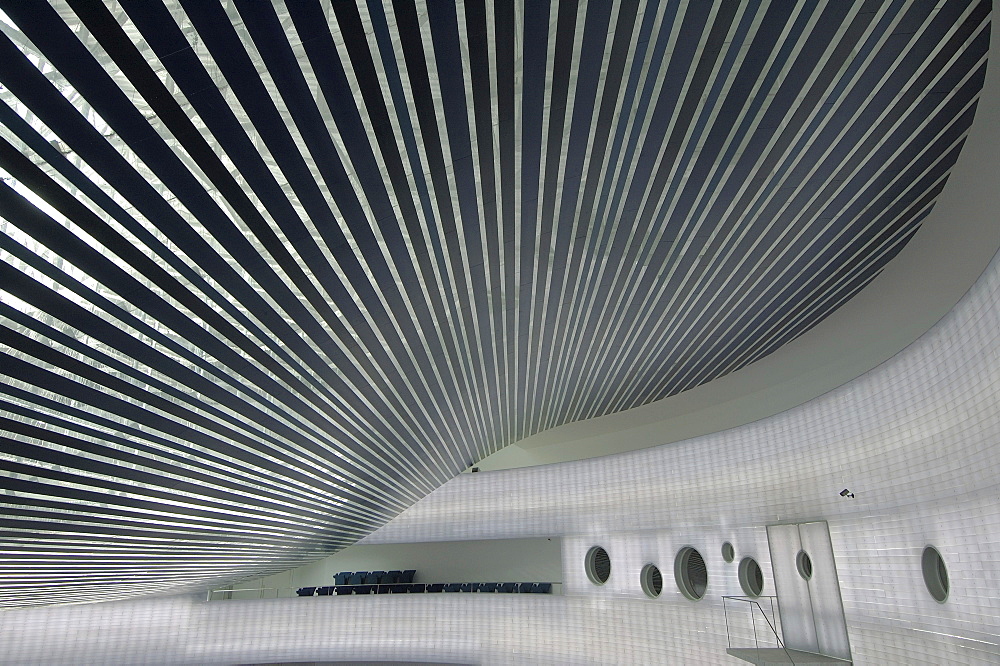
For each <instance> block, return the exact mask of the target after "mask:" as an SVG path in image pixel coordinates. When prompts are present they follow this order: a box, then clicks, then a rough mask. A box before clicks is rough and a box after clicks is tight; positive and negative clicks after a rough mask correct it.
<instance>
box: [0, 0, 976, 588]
mask: <svg viewBox="0 0 1000 666" xmlns="http://www.w3.org/2000/svg"><path fill="white" fill-rule="evenodd" d="M0 6H3V11H4V12H5V15H4V16H2V17H0V18H2V19H3V20H2V21H0V31H2V33H3V34H2V35H0V84H2V88H0V176H2V179H3V182H2V184H0V232H2V233H0V375H2V382H0V437H2V438H3V439H2V445H0V479H2V488H3V490H4V495H3V511H2V518H0V541H2V543H3V552H4V553H5V554H4V555H3V556H0V605H8V606H14V605H22V604H34V603H51V602H73V601H90V600H97V599H103V598H113V597H120V596H128V595H133V594H140V593H147V592H155V591H159V590H167V589H178V588H182V587H191V586H197V585H208V584H212V583H214V582H218V581H222V580H232V579H235V578H238V577H241V576H249V575H259V574H262V573H267V572H272V571H279V570H282V569H285V568H288V567H291V566H294V565H295V564H297V563H299V562H302V561H304V560H307V559H310V558H315V557H319V556H321V555H323V554H326V553H329V552H331V551H332V550H335V549H337V548H340V547H343V546H346V545H348V544H350V543H352V542H353V541H355V540H356V539H358V538H360V537H362V536H364V535H365V534H367V533H369V532H370V531H372V530H373V529H375V528H376V527H378V526H379V525H382V524H384V523H385V522H386V521H387V520H389V519H390V518H392V517H393V516H395V515H396V514H398V513H399V512H400V511H401V510H402V509H404V508H406V507H407V506H409V505H411V504H412V503H413V502H414V501H416V500H417V499H419V498H420V497H422V496H424V495H425V494H427V493H428V492H430V491H431V490H433V489H434V488H436V487H437V486H439V485H440V484H442V483H443V482H445V481H446V480H448V479H449V478H451V477H452V476H454V475H455V474H457V473H459V472H460V471H461V470H463V469H465V468H467V467H468V466H470V465H471V464H473V463H475V462H476V461H478V460H480V459H482V458H484V457H486V456H488V455H490V454H491V453H494V452H496V451H497V450H499V449H500V448H502V447H504V446H506V445H507V444H510V443H512V442H515V441H517V440H519V439H522V438H524V437H526V436H529V435H531V434H534V433H537V432H539V431H541V430H544V429H547V428H551V427H554V426H557V425H560V424H564V423H568V422H572V421H577V420H581V419H587V418H592V417H595V416H600V415H603V414H609V413H612V412H616V411H620V410H625V409H629V408H632V407H636V406H638V405H642V404H646V403H648V402H650V401H653V400H658V399H661V398H665V397H667V396H670V395H674V394H677V393H680V392H682V391H685V390H687V389H690V388H693V387H695V386H698V385H701V384H703V383H705V382H708V381H711V380H713V379H716V378H718V377H722V376H724V375H726V374H728V373H731V372H733V371H735V370H738V369H740V368H742V367H744V366H746V365H747V364H749V363H753V362H754V361H756V360H758V359H760V358H762V357H763V356H766V355H767V354H770V353H772V352H774V351H775V350H777V349H778V348H780V347H781V346H782V345H784V344H786V343H787V342H789V341H790V340H793V339H794V338H796V337H797V336H799V335H801V334H802V333H804V332H805V331H807V330H809V329H810V328H811V327H813V326H815V325H816V324H817V323H819V322H820V321H822V320H823V318H824V317H826V316H827V315H829V314H830V313H831V312H833V311H834V310H836V309H837V308H838V307H839V306H840V305H842V304H843V303H845V302H846V301H847V300H848V299H850V298H851V297H852V296H853V295H855V294H856V293H858V292H859V291H860V290H862V289H864V287H865V286H866V285H868V284H869V283H870V282H871V281H872V280H873V279H874V278H875V277H876V276H877V275H878V274H879V272H880V271H881V270H882V268H883V267H884V266H885V265H886V263H887V262H889V261H891V260H892V258H893V257H894V256H895V255H896V253H898V252H899V250H900V249H901V248H902V247H903V246H904V245H905V244H906V242H907V241H908V240H909V239H910V238H911V237H912V236H913V234H914V233H916V232H917V230H918V229H919V227H920V224H921V222H922V221H923V220H924V219H925V217H926V216H927V214H928V212H929V211H930V210H931V208H932V207H933V205H934V202H935V200H936V197H937V196H938V194H939V193H940V192H941V190H942V188H943V187H944V184H945V182H946V180H947V178H948V174H949V173H950V169H951V167H952V165H953V164H954V163H955V160H956V159H957V157H958V154H959V151H960V150H961V146H962V143H963V141H964V139H965V137H966V135H967V132H968V129H969V127H970V126H971V123H972V120H973V115H974V112H975V105H976V100H977V98H978V95H979V91H980V88H981V86H982V83H983V76H984V72H985V67H986V54H987V50H988V45H989V44H988V41H989V17H990V4H989V3H976V2H968V1H965V0H957V1H950V2H942V3H926V2H924V3H908V2H898V1H897V2H888V3H887V2H881V1H877V2H876V1H872V2H864V1H860V0H859V1H855V2H846V1H845V2H802V3H796V4H789V3H777V2H775V3H768V2H762V3H739V2H718V3H714V4H713V3H708V2H694V3H679V2H662V3H655V2H653V3H645V2H632V1H623V2H620V3H608V2H590V3H575V2H551V3H550V2H532V3H525V5H524V6H521V5H512V4H510V3H500V4H499V6H493V5H492V4H491V3H485V2H478V1H471V0H470V1H469V2H466V3H457V4H456V3H448V2H440V3H428V4H424V3H417V4H414V3H413V2H411V1H409V0H400V1H397V2H391V3H389V2H385V3H376V2H358V3H356V4H355V3H349V2H333V3H329V2H318V1H317V2H310V1H303V2H294V3H289V4H288V5H287V6H285V5H284V4H282V3H274V4H272V3H263V4H262V3H257V2H244V1H237V2H235V3H228V4H226V5H223V4H218V3H216V2H213V1H205V0H181V1H179V2H172V1H170V2H161V1H158V0H127V1H123V2H121V3H120V5H119V4H109V5H104V4H101V3H94V2H89V1H85V0H69V1H68V2H65V3H64V2H56V3H53V4H51V5H50V4H48V3H23V2H13V1H12V2H3V3H0ZM42 588H44V590H45V592H44V593H40V592H39V590H40V589H42Z"/></svg>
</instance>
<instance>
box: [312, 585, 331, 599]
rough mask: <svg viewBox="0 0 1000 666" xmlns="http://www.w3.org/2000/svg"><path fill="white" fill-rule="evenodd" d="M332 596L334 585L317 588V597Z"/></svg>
mask: <svg viewBox="0 0 1000 666" xmlns="http://www.w3.org/2000/svg"><path fill="white" fill-rule="evenodd" d="M331 594H333V586H332V585H324V586H323V587H317V588H316V595H317V596H320V597H328V596H330V595H331Z"/></svg>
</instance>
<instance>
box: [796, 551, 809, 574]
mask: <svg viewBox="0 0 1000 666" xmlns="http://www.w3.org/2000/svg"><path fill="white" fill-rule="evenodd" d="M795 568H796V569H798V570H799V575H800V576H802V577H803V578H805V579H806V580H809V579H810V578H812V577H813V561H812V558H811V557H809V553H807V552H806V551H804V550H800V551H799V554H798V555H796V556H795Z"/></svg>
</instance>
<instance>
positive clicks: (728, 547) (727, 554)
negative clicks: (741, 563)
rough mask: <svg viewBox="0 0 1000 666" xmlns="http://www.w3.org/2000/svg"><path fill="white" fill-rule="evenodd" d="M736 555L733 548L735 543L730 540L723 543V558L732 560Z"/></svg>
mask: <svg viewBox="0 0 1000 666" xmlns="http://www.w3.org/2000/svg"><path fill="white" fill-rule="evenodd" d="M735 557H736V551H735V550H734V549H733V544H731V543H729V542H728V541H727V542H725V543H724V544H722V559H724V560H725V561H726V562H732V561H733V558H735Z"/></svg>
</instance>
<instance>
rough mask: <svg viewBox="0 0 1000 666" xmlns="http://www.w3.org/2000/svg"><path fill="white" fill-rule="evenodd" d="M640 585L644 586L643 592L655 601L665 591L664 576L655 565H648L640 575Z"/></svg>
mask: <svg viewBox="0 0 1000 666" xmlns="http://www.w3.org/2000/svg"><path fill="white" fill-rule="evenodd" d="M639 584H640V585H642V591H643V592H645V593H646V596H647V597H649V598H650V599H655V598H656V597H658V596H660V592H662V591H663V574H661V573H660V570H659V569H658V568H657V566H656V565H655V564H647V565H646V566H644V567H643V568H642V573H641V574H639Z"/></svg>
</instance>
